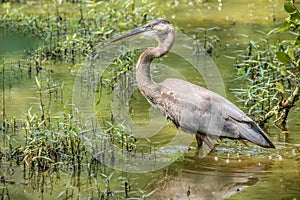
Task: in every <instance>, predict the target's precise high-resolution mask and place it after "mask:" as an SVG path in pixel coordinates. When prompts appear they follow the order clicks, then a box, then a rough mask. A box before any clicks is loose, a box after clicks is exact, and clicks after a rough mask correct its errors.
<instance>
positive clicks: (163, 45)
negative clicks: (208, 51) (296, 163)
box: [112, 18, 275, 149]
mask: <svg viewBox="0 0 300 200" xmlns="http://www.w3.org/2000/svg"><path fill="white" fill-rule="evenodd" d="M139 35H146V36H150V37H152V38H154V39H156V40H157V41H158V46H157V47H149V48H147V49H146V50H145V51H144V52H143V53H142V54H141V55H140V57H139V60H138V62H137V65H136V79H137V83H138V88H139V90H140V92H141V93H142V94H143V95H144V96H145V97H146V99H147V100H148V101H149V102H150V103H151V104H152V105H154V106H155V107H156V108H158V109H159V110H160V111H161V112H162V113H163V114H164V115H165V117H167V118H168V119H170V120H171V121H173V123H174V124H175V125H176V126H177V127H178V128H180V129H182V130H183V131H185V132H189V133H193V134H195V135H196V138H197V142H198V146H201V145H202V143H203V141H204V142H205V143H206V144H207V145H208V146H209V147H210V148H211V149H213V145H212V144H211V143H210V141H209V140H208V139H206V138H207V137H205V136H206V135H207V136H212V137H218V138H219V137H220V138H230V139H240V140H248V141H250V142H252V143H254V144H257V145H259V146H262V147H265V148H275V146H274V144H273V143H272V142H271V140H270V139H269V138H268V136H267V135H266V133H265V132H264V131H263V130H262V129H261V128H260V127H259V126H258V125H257V124H255V123H254V122H253V121H252V120H251V119H250V118H249V117H248V116H247V115H246V114H245V113H244V112H243V111H241V110H240V109H239V108H238V107H237V106H235V105H234V104H232V103H231V102H230V101H228V100H227V99H225V98H224V97H222V96H220V95H218V94H216V93H214V92H212V91H210V90H207V89H205V88H203V87H200V86H198V85H194V84H192V83H189V82H187V81H184V80H180V79H174V78H168V79H166V80H164V81H162V82H161V83H156V82H154V81H153V80H152V78H151V74H150V63H151V61H152V60H153V59H154V58H159V57H161V56H163V55H165V54H166V53H167V52H168V51H169V50H170V49H171V48H172V46H173V44H174V41H175V30H174V27H173V25H172V24H171V23H170V22H169V21H167V20H165V19H162V18H158V19H156V20H153V21H150V22H149V23H147V24H146V25H144V26H142V27H139V28H136V29H134V30H133V31H132V32H130V33H128V34H125V35H123V36H121V37H119V38H118V39H115V40H113V41H112V42H113V43H116V42H121V41H124V40H127V39H130V38H134V37H136V36H139Z"/></svg>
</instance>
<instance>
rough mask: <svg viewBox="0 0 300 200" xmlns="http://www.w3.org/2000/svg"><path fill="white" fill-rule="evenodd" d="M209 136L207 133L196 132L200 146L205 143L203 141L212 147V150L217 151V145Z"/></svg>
mask: <svg viewBox="0 0 300 200" xmlns="http://www.w3.org/2000/svg"><path fill="white" fill-rule="evenodd" d="M208 138H209V137H208V136H206V135H201V134H196V140H197V144H198V148H201V147H202V145H203V142H204V143H205V144H206V145H207V146H208V147H209V148H210V149H211V151H210V152H216V151H217V150H216V146H215V145H213V144H212V143H211V142H210V141H209V139H208Z"/></svg>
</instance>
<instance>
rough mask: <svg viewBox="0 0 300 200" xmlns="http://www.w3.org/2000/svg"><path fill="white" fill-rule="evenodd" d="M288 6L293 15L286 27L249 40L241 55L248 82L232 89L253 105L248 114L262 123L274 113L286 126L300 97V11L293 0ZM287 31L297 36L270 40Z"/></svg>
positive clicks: (239, 75) (238, 65)
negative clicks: (289, 115) (254, 39)
mask: <svg viewBox="0 0 300 200" xmlns="http://www.w3.org/2000/svg"><path fill="white" fill-rule="evenodd" d="M289 9H293V13H290V11H289ZM285 10H286V12H288V13H289V14H290V17H289V18H287V19H286V21H285V24H284V27H283V28H281V29H275V30H271V31H269V32H268V33H261V34H263V35H262V37H261V39H260V40H259V41H253V40H249V44H248V46H247V47H246V48H245V50H244V51H240V52H239V54H238V57H237V63H236V69H237V79H239V80H243V81H245V83H246V84H245V85H244V86H243V87H242V88H238V89H233V90H232V91H233V93H234V94H235V95H236V96H237V98H238V100H239V101H241V102H243V103H244V106H245V107H247V108H249V109H248V115H250V116H251V117H253V118H254V119H256V121H258V122H259V123H260V124H261V125H263V124H265V123H266V122H267V121H268V120H269V119H271V118H272V117H273V118H275V119H274V120H273V121H274V122H275V123H278V124H280V125H281V126H282V127H285V125H286V122H287V118H288V114H289V111H290V109H291V108H292V107H294V106H295V105H296V102H297V101H298V99H299V74H300V70H299V67H298V65H299V57H300V54H299V53H300V52H299V39H300V37H299V33H298V32H297V26H295V24H297V23H298V21H299V20H300V14H299V13H300V12H299V10H297V8H296V7H295V6H294V3H293V1H286V3H285ZM297 13H298V14H297ZM285 32H288V33H292V34H290V35H289V37H291V38H293V36H294V37H295V36H296V38H295V39H289V40H283V41H279V42H273V43H272V42H270V41H271V40H270V37H271V36H272V35H274V34H279V33H285Z"/></svg>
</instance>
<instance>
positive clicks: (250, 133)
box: [240, 122, 275, 148]
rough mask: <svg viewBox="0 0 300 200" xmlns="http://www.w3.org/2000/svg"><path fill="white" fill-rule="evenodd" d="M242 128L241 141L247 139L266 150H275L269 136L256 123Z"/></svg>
mask: <svg viewBox="0 0 300 200" xmlns="http://www.w3.org/2000/svg"><path fill="white" fill-rule="evenodd" d="M241 128H242V131H241V132H240V139H246V140H248V141H250V142H252V143H254V144H257V145H259V146H262V147H265V148H275V145H274V144H273V142H272V141H271V140H270V138H269V137H268V136H267V134H266V133H265V132H264V131H263V130H262V129H261V128H260V127H259V126H258V125H257V124H255V123H254V122H247V123H245V124H243V125H241Z"/></svg>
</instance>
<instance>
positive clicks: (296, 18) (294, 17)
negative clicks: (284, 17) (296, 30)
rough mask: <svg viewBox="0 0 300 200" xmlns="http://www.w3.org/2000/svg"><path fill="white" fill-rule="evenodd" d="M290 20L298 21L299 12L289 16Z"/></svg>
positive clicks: (299, 17)
mask: <svg viewBox="0 0 300 200" xmlns="http://www.w3.org/2000/svg"><path fill="white" fill-rule="evenodd" d="M290 19H291V20H292V21H295V20H299V19H300V13H299V11H296V12H294V13H292V14H290Z"/></svg>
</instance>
